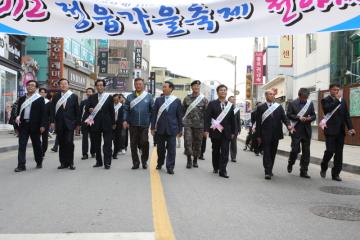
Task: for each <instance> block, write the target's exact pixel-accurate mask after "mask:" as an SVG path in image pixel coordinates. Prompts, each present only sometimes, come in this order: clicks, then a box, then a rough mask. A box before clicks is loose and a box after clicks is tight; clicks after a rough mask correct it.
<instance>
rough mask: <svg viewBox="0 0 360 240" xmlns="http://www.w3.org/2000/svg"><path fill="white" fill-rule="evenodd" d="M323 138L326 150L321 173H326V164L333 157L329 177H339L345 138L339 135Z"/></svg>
mask: <svg viewBox="0 0 360 240" xmlns="http://www.w3.org/2000/svg"><path fill="white" fill-rule="evenodd" d="M325 138H326V150H325V152H324V157H323V160H322V162H321V171H326V170H327V169H328V164H329V162H330V160H331V158H332V157H333V156H334V167H333V168H332V170H331V175H332V176H339V174H340V172H341V170H342V163H343V149H344V140H345V136H344V135H343V134H340V135H338V136H325Z"/></svg>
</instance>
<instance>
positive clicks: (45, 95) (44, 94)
mask: <svg viewBox="0 0 360 240" xmlns="http://www.w3.org/2000/svg"><path fill="white" fill-rule="evenodd" d="M39 94H40V95H41V96H42V97H43V98H44V101H45V115H46V118H47V121H48V122H49V123H50V118H51V111H52V107H51V106H52V104H51V101H50V100H51V94H49V93H48V92H47V89H46V88H39ZM48 142H49V125H48V126H46V128H45V131H44V132H43V133H42V134H41V149H42V154H43V157H45V153H46V151H47V149H48Z"/></svg>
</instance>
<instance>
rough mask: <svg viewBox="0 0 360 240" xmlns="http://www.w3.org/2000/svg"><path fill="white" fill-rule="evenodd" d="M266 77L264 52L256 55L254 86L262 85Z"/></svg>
mask: <svg viewBox="0 0 360 240" xmlns="http://www.w3.org/2000/svg"><path fill="white" fill-rule="evenodd" d="M263 77H264V52H255V53H254V85H262V84H263Z"/></svg>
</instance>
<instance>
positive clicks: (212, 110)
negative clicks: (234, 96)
mask: <svg viewBox="0 0 360 240" xmlns="http://www.w3.org/2000/svg"><path fill="white" fill-rule="evenodd" d="M227 89H228V88H227V87H226V86H225V85H223V84H221V85H219V86H218V87H217V88H216V92H217V95H218V99H217V100H214V101H211V102H210V103H209V105H208V106H207V108H206V114H205V129H204V131H205V133H204V135H205V136H206V137H207V136H208V135H209V136H210V138H211V142H212V164H213V168H214V171H213V172H214V173H219V176H220V177H223V178H229V176H228V174H227V171H226V166H227V163H228V162H229V144H230V140H231V139H233V138H234V137H235V135H236V123H235V115H234V106H233V104H232V103H230V102H228V101H226V95H227Z"/></svg>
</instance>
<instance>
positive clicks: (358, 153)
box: [239, 129, 360, 174]
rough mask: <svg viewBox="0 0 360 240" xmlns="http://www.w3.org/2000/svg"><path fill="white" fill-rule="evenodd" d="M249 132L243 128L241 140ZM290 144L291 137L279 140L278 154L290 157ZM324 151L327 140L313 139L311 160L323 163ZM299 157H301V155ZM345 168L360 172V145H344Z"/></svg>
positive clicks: (345, 169)
mask: <svg viewBox="0 0 360 240" xmlns="http://www.w3.org/2000/svg"><path fill="white" fill-rule="evenodd" d="M247 134H248V131H247V130H245V129H242V131H241V134H240V136H239V140H240V141H241V142H245V139H246V136H247ZM290 145H291V137H290V136H284V139H282V140H280V142H279V147H278V154H280V155H283V156H286V157H288V156H289V153H290V150H291V148H290ZM241 150H242V149H241ZM324 151H325V142H321V141H316V140H311V145H310V152H311V158H310V162H311V163H314V164H318V165H319V164H320V163H321V160H322V157H323V154H324ZM298 158H300V155H299V157H298ZM331 162H332V161H331ZM343 170H344V171H347V172H351V173H355V174H360V146H351V145H344V162H343Z"/></svg>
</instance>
